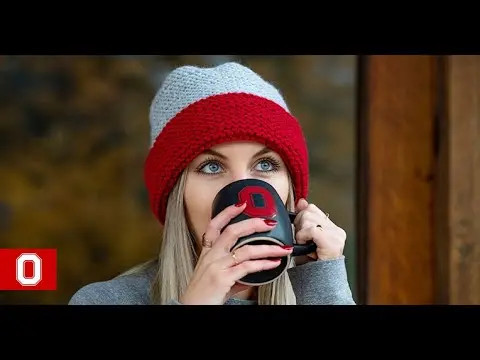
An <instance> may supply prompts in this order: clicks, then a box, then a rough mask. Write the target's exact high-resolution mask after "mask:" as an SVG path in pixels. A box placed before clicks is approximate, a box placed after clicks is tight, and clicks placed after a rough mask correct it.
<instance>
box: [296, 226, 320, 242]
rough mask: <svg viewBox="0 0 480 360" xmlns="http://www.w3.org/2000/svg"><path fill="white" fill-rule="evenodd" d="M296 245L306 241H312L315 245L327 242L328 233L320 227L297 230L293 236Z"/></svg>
mask: <svg viewBox="0 0 480 360" xmlns="http://www.w3.org/2000/svg"><path fill="white" fill-rule="evenodd" d="M295 240H296V242H297V244H305V243H306V242H307V241H310V240H314V241H315V243H316V244H317V245H319V244H322V243H325V242H326V241H328V232H327V231H325V230H323V229H322V228H321V227H318V226H315V225H312V226H309V227H306V228H303V229H301V230H299V231H298V232H297V233H296V234H295Z"/></svg>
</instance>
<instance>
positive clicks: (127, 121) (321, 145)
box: [0, 55, 359, 304]
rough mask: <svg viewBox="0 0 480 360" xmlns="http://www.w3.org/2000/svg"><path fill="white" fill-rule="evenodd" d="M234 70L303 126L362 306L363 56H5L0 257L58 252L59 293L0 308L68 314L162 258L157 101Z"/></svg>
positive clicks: (0, 87) (315, 182)
mask: <svg viewBox="0 0 480 360" xmlns="http://www.w3.org/2000/svg"><path fill="white" fill-rule="evenodd" d="M231 60H234V61H240V62H242V63H244V64H245V65H247V66H249V67H251V68H252V69H253V70H254V71H256V72H258V73H259V74H260V75H262V76H263V77H264V78H266V79H267V80H269V81H271V82H272V83H274V84H275V85H276V86H277V87H278V88H279V89H280V90H281V92H282V93H283V95H284V96H285V98H286V100H287V103H288V104H289V107H290V109H291V110H292V112H293V113H294V115H296V117H297V118H298V119H299V120H300V122H301V123H302V125H303V127H304V130H305V133H306V135H307V140H308V145H309V149H310V159H311V164H310V166H311V191H310V201H312V202H314V203H316V204H317V205H318V206H319V207H321V208H322V209H323V210H324V211H325V212H328V213H329V214H330V216H331V218H332V219H333V221H334V222H335V223H337V224H338V225H339V226H341V227H343V228H344V229H345V230H346V232H347V234H348V239H347V249H346V256H347V266H348V272H349V278H350V282H351V286H352V290H353V292H354V296H355V297H356V298H357V293H358V291H357V290H358V283H357V278H358V275H359V274H358V271H357V269H358V268H359V264H358V263H357V259H358V256H357V255H358V254H357V236H356V234H357V229H356V225H355V224H356V221H355V220H356V166H357V162H356V161H357V160H356V159H357V150H356V147H357V144H356V136H357V117H356V99H357V97H356V92H357V87H356V86H357V84H356V79H357V73H356V71H357V62H356V61H357V59H356V56H354V55H308V56H307V55H296V56H223V55H222V56H219V55H196V56H150V55H148V56H0V153H1V157H0V236H1V242H0V247H12V248H18V247H30V248H32V247H33V248H34V247H46V248H57V249H58V290H57V291H45V292H43V291H22V292H14V291H11V292H0V303H1V304H65V303H67V302H68V300H69V299H70V297H71V296H72V295H73V293H74V292H75V291H76V290H78V289H79V288H80V287H82V286H84V285H86V284H88V283H91V282H95V281H101V280H105V279H109V278H111V277H114V276H116V275H118V274H119V273H120V272H122V271H125V270H126V269H128V268H129V267H131V266H133V265H136V264H138V263H140V262H143V261H145V260H148V259H150V258H152V257H154V256H156V253H157V251H158V247H159V243H160V239H161V228H160V226H159V225H158V224H157V222H156V221H155V219H154V217H153V215H152V214H151V213H150V210H149V206H148V200H147V196H146V192H145V188H144V183H143V162H144V159H145V156H146V154H147V151H148V148H149V123H148V111H149V106H150V102H151V100H152V97H153V95H154V93H155V91H156V90H157V89H158V87H159V86H160V85H161V83H162V81H163V79H164V78H165V76H166V75H167V73H168V72H169V71H171V70H172V69H173V68H175V67H177V66H180V65H183V64H196V65H204V66H212V65H217V64H220V63H223V62H225V61H231Z"/></svg>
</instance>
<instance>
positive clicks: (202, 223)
mask: <svg viewBox="0 0 480 360" xmlns="http://www.w3.org/2000/svg"><path fill="white" fill-rule="evenodd" d="M248 178H255V179H260V180H263V181H265V182H267V183H269V184H270V185H272V186H273V187H274V188H275V190H276V191H277V192H278V194H279V195H280V197H281V198H282V200H283V202H284V203H286V201H287V197H288V191H289V180H288V172H287V168H286V166H285V163H284V162H283V160H282V159H281V158H280V156H279V155H278V154H277V153H275V152H273V151H271V150H270V149H268V148H266V147H265V146H264V145H262V144H259V143H254V142H234V143H226V144H221V145H218V146H215V147H213V148H211V149H210V150H208V151H206V152H204V153H203V154H201V155H199V156H198V157H197V158H195V159H194V160H193V161H192V163H191V164H190V166H189V167H188V174H187V181H186V186H185V197H184V201H185V208H186V213H187V217H188V219H189V223H190V227H191V229H190V230H191V231H192V233H193V235H194V236H195V239H196V241H197V244H200V243H201V238H202V234H203V233H204V232H205V229H206V228H207V225H208V222H209V221H210V216H211V211H212V202H213V199H214V198H215V195H216V194H217V193H218V191H220V189H221V188H223V187H224V186H225V185H227V184H229V183H231V182H233V181H236V180H241V179H248Z"/></svg>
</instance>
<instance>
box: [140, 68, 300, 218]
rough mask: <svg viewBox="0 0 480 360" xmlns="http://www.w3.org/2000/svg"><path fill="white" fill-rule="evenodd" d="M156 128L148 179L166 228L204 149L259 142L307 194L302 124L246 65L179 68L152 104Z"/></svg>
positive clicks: (297, 190) (154, 207)
mask: <svg viewBox="0 0 480 360" xmlns="http://www.w3.org/2000/svg"><path fill="white" fill-rule="evenodd" d="M150 127H151V134H150V135H151V147H150V150H149V152H148V154H147V158H146V161H145V172H144V176H145V184H146V188H147V192H148V196H149V200H150V206H151V210H152V212H153V214H154V215H155V216H156V217H157V219H158V220H159V221H160V223H161V224H164V222H165V216H166V207H167V201H168V196H169V194H170V191H171V190H172V189H173V187H174V186H175V184H176V182H177V180H178V178H179V175H180V174H181V173H182V171H183V170H184V169H185V168H186V167H187V166H188V165H189V163H190V162H191V161H192V160H194V159H195V158H196V157H197V156H198V155H200V154H201V153H202V152H203V151H205V150H207V149H209V148H211V147H213V146H215V145H218V144H221V143H225V142H231V141H256V142H260V143H262V144H264V145H265V146H267V147H269V148H270V149H272V150H273V151H275V152H277V153H278V154H279V155H280V156H281V157H282V159H283V161H284V162H285V164H286V166H287V168H288V170H289V172H290V176H291V178H292V182H293V186H294V192H295V199H296V200H298V199H299V198H301V197H306V195H307V192H308V176H309V175H308V152H307V146H306V141H305V138H304V134H303V132H302V129H301V127H300V124H299V123H298V121H297V120H296V118H295V117H294V116H293V115H292V114H290V111H289V109H288V107H287V105H286V103H285V101H284V99H283V97H282V95H281V94H280V93H279V91H278V90H277V89H276V88H275V87H274V86H273V85H272V84H270V83H268V82H266V81H265V80H264V79H263V78H261V77H260V76H259V75H258V74H256V73H255V72H253V71H252V70H251V69H249V68H247V67H245V66H243V65H240V64H238V63H235V62H228V63H224V64H222V65H219V66H216V67H210V68H205V67H203V68H202V67H196V66H181V67H178V68H176V69H175V70H173V71H172V72H171V73H170V74H169V75H168V76H167V78H166V79H165V81H164V83H163V84H162V86H161V87H160V89H159V90H158V92H157V93H156V95H155V97H154V99H153V101H152V104H151V107H150Z"/></svg>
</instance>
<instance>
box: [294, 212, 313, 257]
mask: <svg viewBox="0 0 480 360" xmlns="http://www.w3.org/2000/svg"><path fill="white" fill-rule="evenodd" d="M296 216H297V214H296V213H294V212H290V211H289V212H288V217H289V218H290V222H291V223H292V224H293V222H294V221H295V217H296ZM316 249H317V244H315V242H313V241H308V242H307V243H306V244H293V252H292V256H305V255H308V254H311V253H313V252H315V251H316Z"/></svg>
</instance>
